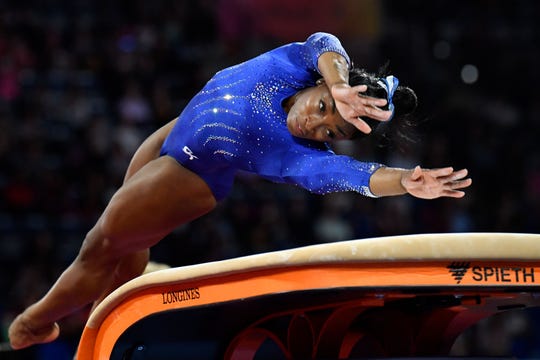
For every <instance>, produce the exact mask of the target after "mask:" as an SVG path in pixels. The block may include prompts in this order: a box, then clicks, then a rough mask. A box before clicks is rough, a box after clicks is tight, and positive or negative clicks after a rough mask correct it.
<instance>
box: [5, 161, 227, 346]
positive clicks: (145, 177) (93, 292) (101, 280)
mask: <svg viewBox="0 0 540 360" xmlns="http://www.w3.org/2000/svg"><path fill="white" fill-rule="evenodd" d="M215 205H216V200H215V198H214V196H213V194H212V192H211V191H210V189H209V188H208V186H207V185H206V183H205V182H204V181H203V180H202V179H201V178H200V177H199V176H197V175H196V174H194V173H193V172H191V171H189V170H187V169H186V168H184V167H182V166H181V165H180V164H178V163H177V162H176V161H175V160H174V159H173V158H171V157H168V156H164V157H160V158H157V159H155V160H152V161H150V162H149V163H147V164H146V165H144V166H143V167H142V168H141V169H140V170H139V171H137V172H135V173H134V175H132V176H131V177H130V178H128V179H127V180H126V182H125V183H124V185H123V186H122V187H121V188H120V189H119V190H118V192H117V193H116V194H115V195H114V196H113V197H112V199H111V201H110V203H109V205H108V206H107V208H106V209H105V211H104V213H103V214H102V216H101V217H100V219H99V220H98V221H97V223H96V225H95V226H94V227H93V228H92V229H91V230H90V232H89V233H88V235H87V236H86V238H85V240H84V242H83V245H82V247H81V250H80V252H79V254H78V256H77V258H76V259H75V260H74V262H73V263H72V264H71V265H70V266H69V267H68V268H67V269H66V270H65V271H64V273H63V274H62V275H61V276H60V278H59V279H58V280H57V282H56V283H55V284H54V285H53V287H52V288H51V289H50V290H49V292H48V293H47V294H46V295H45V296H44V297H43V298H42V299H41V300H39V301H38V302H37V303H35V304H33V305H32V306H30V307H29V308H28V309H26V310H25V311H24V312H23V313H22V314H21V315H19V316H18V317H17V318H16V319H15V320H14V322H13V323H12V324H11V326H10V329H9V337H10V341H11V345H12V346H13V348H24V347H27V346H30V345H33V344H36V343H41V342H47V341H52V340H54V338H56V337H57V336H58V326H57V325H56V324H55V322H56V321H58V320H59V319H61V318H62V317H64V316H66V315H68V314H70V313H73V312H74V311H76V310H77V309H80V308H81V307H83V306H86V305H87V304H90V303H92V302H93V301H95V300H96V299H98V298H99V297H100V295H101V294H102V293H103V291H104V290H105V289H107V288H109V287H110V286H111V285H112V284H113V282H114V276H113V274H114V272H115V270H116V269H117V268H118V266H119V264H120V263H121V261H122V259H124V258H125V257H126V256H128V257H129V256H131V255H130V254H134V253H138V252H141V251H146V250H147V249H148V248H150V247H151V246H152V245H154V244H156V243H157V242H158V241H159V240H161V239H162V238H163V237H164V236H165V235H167V234H168V233H170V232H171V231H172V230H174V229H175V228H176V227H178V226H179V225H181V224H183V223H186V222H188V221H190V220H193V219H195V218H197V217H200V216H202V215H204V214H206V213H208V212H209V211H211V210H212V209H213V208H214V207H215Z"/></svg>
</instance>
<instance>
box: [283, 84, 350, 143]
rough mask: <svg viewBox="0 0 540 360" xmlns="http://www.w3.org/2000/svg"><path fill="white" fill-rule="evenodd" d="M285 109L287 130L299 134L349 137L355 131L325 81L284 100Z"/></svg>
mask: <svg viewBox="0 0 540 360" xmlns="http://www.w3.org/2000/svg"><path fill="white" fill-rule="evenodd" d="M287 108H288V111H287ZM285 111H287V128H288V129H289V132H290V133H291V134H292V135H293V136H296V137H299V138H304V139H309V140H315V141H321V142H330V141H335V140H345V139H349V138H350V137H351V135H352V134H353V133H354V131H355V129H354V126H353V125H351V124H349V123H348V122H346V121H345V120H344V119H343V118H342V117H341V115H340V114H339V112H338V111H337V109H336V105H335V103H334V99H333V98H332V95H331V94H330V90H329V89H328V87H327V86H326V84H325V83H324V82H322V83H320V84H318V85H316V86H314V87H310V88H307V89H304V90H301V91H299V92H298V93H296V94H295V95H294V96H292V97H291V98H290V99H289V100H288V101H287V103H286V104H285Z"/></svg>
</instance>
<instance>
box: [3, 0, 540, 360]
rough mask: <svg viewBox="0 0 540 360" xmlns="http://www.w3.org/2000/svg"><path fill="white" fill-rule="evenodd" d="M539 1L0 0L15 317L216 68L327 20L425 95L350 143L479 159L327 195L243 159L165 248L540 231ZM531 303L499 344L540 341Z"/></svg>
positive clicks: (379, 152) (355, 50)
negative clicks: (454, 171)
mask: <svg viewBox="0 0 540 360" xmlns="http://www.w3.org/2000/svg"><path fill="white" fill-rule="evenodd" d="M306 9H308V10H306ZM306 12H307V14H308V15H309V16H299V15H300V14H306ZM539 15H540V3H538V2H536V1H534V0H530V1H519V2H505V1H496V2H493V1H480V0H475V1H467V2H457V3H456V2H455V1H448V0H434V1H420V0H411V1H390V0H387V1H376V0H363V1H353V0H339V1H336V2H333V3H331V4H330V3H328V2H324V3H323V2H318V1H296V2H291V1H285V0H282V1H262V0H261V1H249V0H198V1H194V0H191V1H188V0H186V1H158V0H154V1H144V0H131V1H125V0H123V1H105V0H95V1H93V0H72V1H61V0H56V1H54V0H50V1H37V0H34V1H24V2H19V1H13V0H4V1H2V2H0V129H2V131H0V266H1V269H2V271H1V272H0V286H1V288H2V289H3V290H4V291H3V295H2V297H0V316H1V317H2V319H3V320H2V324H3V331H4V333H5V327H6V326H7V324H8V322H9V320H10V319H11V318H12V316H13V315H14V314H15V313H17V312H19V311H20V310H22V308H23V307H25V306H28V305H29V304H30V303H32V302H33V301H35V300H36V299H37V298H38V297H40V296H41V295H42V294H43V293H44V292H45V291H46V290H47V289H48V287H49V286H50V285H51V284H52V282H53V281H54V280H55V279H56V277H57V276H58V275H59V273H60V272H61V271H62V270H63V269H64V268H65V267H66V266H67V265H68V264H69V262H71V260H72V259H73V258H74V256H75V255H76V253H77V251H78V248H79V246H80V244H81V241H82V239H83V238H84V235H85V233H86V231H88V230H89V229H90V227H91V226H92V225H93V223H94V222H95V221H96V219H97V217H98V216H99V215H100V213H101V211H102V210H103V208H104V207H105V205H106V203H107V201H108V199H109V198H110V196H111V195H112V194H113V192H114V191H115V190H116V189H117V188H118V186H120V184H121V183H122V179H123V175H124V171H125V169H126V167H127V165H128V162H129V160H130V158H131V156H132V154H133V152H134V151H135V149H136V148H137V146H138V145H139V144H140V143H141V142H142V140H143V139H144V138H145V137H146V136H147V135H148V134H150V133H151V132H152V131H153V130H155V129H157V128H158V127H159V126H161V125H163V124H165V123H166V122H168V121H169V120H171V119H172V118H173V117H175V116H176V115H177V114H178V113H179V112H180V111H181V110H182V107H183V105H184V104H185V103H186V102H187V101H188V100H189V99H190V97H191V96H193V95H194V94H195V93H196V92H197V91H198V90H199V89H200V88H201V87H202V85H203V84H204V83H205V82H206V81H207V80H208V79H209V78H210V76H212V74H213V73H214V72H215V71H217V70H219V69H221V68H223V67H226V66H229V65H232V64H235V63H236V62H238V61H242V60H246V59H248V58H250V57H253V56H255V55H257V54H259V53H260V52H263V51H266V50H269V49H271V48H273V47H275V46H278V45H281V44H283V43H285V42H288V41H293V40H298V41H302V40H304V39H305V38H306V37H307V36H308V35H309V34H311V33H312V32H315V31H328V32H333V33H335V34H336V35H337V36H338V37H340V39H341V40H342V42H343V44H344V46H345V48H346V49H347V50H348V52H349V54H350V55H351V58H352V59H353V60H354V63H355V65H357V66H360V67H365V68H366V69H368V70H370V71H376V70H377V69H378V67H379V66H380V65H382V64H383V63H384V62H386V61H387V60H389V61H390V68H391V69H392V71H393V73H394V74H396V75H397V76H398V77H399V78H400V80H401V81H402V82H403V83H405V84H407V85H409V86H410V87H412V88H413V89H414V90H415V91H416V93H417V95H418V97H419V101H420V106H419V109H418V114H417V120H418V128H417V130H416V131H417V133H416V135H415V136H414V139H413V141H411V142H410V143H408V144H404V145H403V144H402V145H399V146H398V144H394V143H393V142H391V141H382V142H381V141H378V142H375V141H374V140H372V139H368V140H365V141H362V142H345V143H343V144H341V145H340V146H339V147H338V148H337V149H336V150H337V151H339V152H343V153H349V154H350V155H353V156H355V157H357V158H358V159H362V160H367V161H380V162H382V163H385V164H388V165H392V166H402V167H411V166H413V165H416V164H421V165H422V166H424V167H440V166H447V165H452V166H454V167H456V168H462V167H466V168H468V169H469V171H470V174H471V176H472V178H473V186H472V187H471V188H470V190H469V191H468V192H467V196H466V197H465V198H464V199H461V200H456V199H439V200H434V201H422V200H417V199H413V198H411V197H408V196H403V197H395V198H384V199H369V198H365V197H362V196H360V195H356V194H352V193H343V194H332V195H327V196H317V195H312V194H309V193H307V192H306V191H304V190H301V189H297V188H294V187H291V186H285V185H276V184H270V183H268V182H266V181H264V180H261V179H259V178H255V177H253V176H251V175H249V174H241V175H240V176H239V178H238V181H237V182H236V184H235V187H234V189H233V192H232V194H231V195H230V197H229V198H228V199H227V200H225V201H223V202H222V203H220V204H219V206H218V208H217V209H216V211H214V212H212V213H211V214H209V215H207V216H205V217H203V218H201V219H199V220H197V221H194V222H193V223H190V224H186V225H185V226H183V227H181V228H179V229H177V231H175V232H174V233H173V234H171V235H169V236H168V237H167V238H166V239H165V240H164V241H162V242H161V243H160V244H158V245H157V246H156V247H155V248H154V249H153V252H152V257H153V259H154V260H156V261H159V262H164V263H167V264H170V265H171V266H182V265H187V264H193V263H199V262H205V261H212V260H219V259H226V258H231V257H237V256H242V255H247V254H253V253H259V252H266V251H272V250H279V249H286V248H291V247H297V246H303V245H308V244H313V243H324V242H332V241H340V240H348V239H355V238H366V237H374V236H384V235H402V234H412V233H430V232H461V231H496V232H499V231H500V232H539V230H540V223H539V222H538V219H540V146H538V144H537V142H536V139H538V135H539V131H540V123H539V119H540V105H539V104H540V95H539V94H540V92H538V91H536V89H535V87H536V84H538V83H539V81H540V68H539V67H538V65H537V64H538V63H540V48H538V46H535V45H533V44H538V41H539V40H540V27H539V25H538V22H537V20H536V19H537V17H538V16H539ZM286 16H288V17H289V18H286ZM279 19H281V21H278V20H279ZM283 19H284V20H283ZM294 19H298V20H297V21H295V20H294ZM83 319H84V315H83V314H81V316H80V317H74V319H70V320H66V324H65V326H64V329H65V331H64V334H63V339H64V340H63V341H60V342H57V344H56V345H53V346H50V347H40V348H38V349H37V350H33V351H34V352H36V355H35V356H36V358H41V359H46V358H55V359H63V357H62V356H61V355H59V354H61V353H62V352H63V351H64V352H66V353H67V354H69V353H70V352H71V354H72V351H73V347H74V346H75V345H74V344H75V343H76V340H77V338H78V336H79V331H80V327H81V323H82V321H83ZM533 319H536V320H538V319H540V317H539V316H538V314H537V313H536V315H535V312H534V311H530V312H528V313H527V312H525V313H520V314H518V315H515V316H513V317H509V318H503V320H494V321H492V322H490V323H488V325H483V326H484V327H490V326H491V327H490V328H497V329H499V330H500V331H503V332H504V331H507V335H508V334H509V335H511V336H510V337H508V338H509V339H510V340H509V342H507V343H504V342H500V343H499V345H500V346H499V347H500V348H499V349H497V351H500V352H502V355H506V354H509V353H514V354H515V353H516V352H517V353H518V355H521V356H533V355H536V356H540V347H539V346H538V345H537V344H538V343H540V339H539V338H538V335H536V337H534V336H531V332H532V331H533V330H531V329H534V326H535V325H534V324H535V322H534V321H533ZM497 326H498V327H497ZM536 326H537V325H536ZM479 328H480V327H479ZM70 329H72V331H71V332H70ZM484 330H485V329H484ZM537 330H538V329H537V328H536V330H534V331H535V332H537ZM475 331H476V332H475ZM483 333H486V331H484V332H483ZM471 334H472V335H469V336H470V337H469V338H464V339H462V340H460V342H459V349H458V350H456V351H459V352H462V353H465V354H485V355H500V353H494V351H495V350H494V348H493V346H491V345H490V344H489V342H486V341H482V339H480V338H479V337H481V336H482V335H481V334H480V330H471ZM471 336H472V338H475V339H477V341H467V339H469V340H470V339H471ZM51 353H54V354H55V355H50V354H51ZM39 354H41V355H39ZM47 354H49V355H47ZM47 356H49V357H47ZM53 356H54V357H53ZM65 358H66V359H67V358H69V355H67V357H65Z"/></svg>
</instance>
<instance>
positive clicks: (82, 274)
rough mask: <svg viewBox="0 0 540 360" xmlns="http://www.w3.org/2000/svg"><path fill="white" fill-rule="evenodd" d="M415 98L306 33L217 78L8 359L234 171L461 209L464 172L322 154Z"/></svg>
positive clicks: (53, 334) (95, 295) (123, 195)
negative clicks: (454, 201) (453, 203)
mask: <svg viewBox="0 0 540 360" xmlns="http://www.w3.org/2000/svg"><path fill="white" fill-rule="evenodd" d="M416 102H417V99H416V95H415V93H414V91H413V90H411V89H410V88H408V87H405V86H400V85H399V81H398V79H397V78H396V77H394V76H392V75H388V74H380V76H375V75H373V74H369V73H367V72H365V71H364V70H359V69H354V68H352V66H351V62H350V59H349V56H348V55H347V53H346V52H345V50H344V49H343V47H342V45H341V43H340V41H339V39H337V38H336V37H335V36H333V35H331V34H327V33H315V34H313V35H311V36H310V37H309V38H308V39H307V40H306V41H305V42H297V43H291V44H287V45H284V46H281V47H279V48H277V49H274V50H271V51H269V52H266V53H263V54H261V55H259V56H257V57H255V58H253V59H251V60H248V61H246V62H243V63H241V64H238V65H235V66H232V67H230V68H227V69H224V70H222V71H220V72H218V73H217V74H216V75H215V76H214V77H212V79H210V81H208V83H207V84H206V85H205V86H204V88H203V89H202V90H201V91H200V92H199V93H198V94H197V95H195V96H194V98H193V99H192V100H191V101H190V102H189V104H188V105H187V106H186V107H185V109H184V110H183V111H182V113H181V114H180V115H179V116H178V117H177V118H176V119H173V120H172V121H171V122H169V123H168V124H166V125H164V126H163V127H162V128H160V129H158V130H157V131H156V132H155V133H153V134H152V135H150V136H149V137H148V138H147V139H146V140H145V141H144V142H143V143H142V144H141V146H140V147H139V149H138V150H137V151H136V152H135V154H134V156H133V158H132V160H131V162H130V165H129V167H128V169H127V172H126V175H125V179H124V183H123V185H122V186H121V187H120V188H119V189H118V191H117V192H116V193H115V194H114V196H113V197H112V198H111V200H110V202H109V204H108V205H107V207H106V208H105V210H104V212H103V213H102V215H101V216H100V218H99V219H98V220H97V222H96V224H95V225H94V227H93V228H92V229H91V230H90V231H89V232H88V234H87V235H86V238H85V239H84V242H83V243H82V246H81V249H80V251H79V254H78V255H77V257H76V258H75V260H74V261H73V263H72V264H71V265H70V266H69V267H68V268H67V269H66V270H65V271H64V272H63V273H62V275H61V276H60V277H59V278H58V280H57V281H56V283H55V284H54V285H53V286H52V288H51V289H50V290H49V291H48V293H47V294H45V296H44V297H43V298H42V299H40V300H39V301H37V302H36V303H35V304H33V305H31V306H30V307H28V308H27V309H26V310H24V311H23V312H22V313H21V314H20V315H18V316H17V317H16V318H15V319H14V321H13V322H12V324H11V325H10V327H9V339H10V344H11V346H12V348H13V349H21V348H25V347H28V346H31V345H33V344H38V343H45V342H50V341H53V340H54V339H56V338H57V337H58V335H59V332H60V329H59V326H58V323H57V322H58V321H59V320H60V319H62V318H63V317H65V316H67V315H69V314H71V313H73V312H75V311H76V310H78V309H81V308H82V307H84V306H87V305H90V304H94V306H95V305H96V304H98V303H99V302H100V301H101V300H103V299H104V298H105V297H106V296H107V295H108V294H109V293H110V292H112V291H113V290H114V289H116V288H117V287H119V286H120V285H122V284H123V283H125V282H126V281H128V280H131V279H132V278H134V277H136V276H139V275H141V274H142V273H143V271H144V269H145V267H146V265H147V263H148V260H149V248H150V247H151V246H153V245H155V244H156V243H157V242H159V241H160V240H161V239H162V238H164V237H165V236H166V235H167V234H169V233H170V232H171V231H173V230H174V229H175V228H177V227H178V226H180V225H182V224H184V223H186V222H189V221H191V220H194V219H196V218H198V217H200V216H202V215H204V214H206V213H208V212H210V211H211V210H212V209H214V207H215V206H216V203H217V202H218V201H220V200H222V199H223V198H225V197H226V196H227V193H228V192H229V191H230V189H231V187H232V184H233V180H234V177H235V173H237V172H238V171H239V170H243V171H248V172H251V173H255V174H258V175H259V176H261V177H262V178H265V179H268V180H270V181H274V182H281V183H290V184H294V185H297V186H300V187H302V188H305V189H307V190H308V191H311V192H314V193H318V194H326V193H330V192H338V191H356V192H358V193H360V194H363V195H365V196H370V197H382V196H393V195H402V194H410V195H412V196H415V197H418V198H423V199H434V198H438V197H452V198H460V197H462V196H464V191H463V189H464V188H466V187H468V186H469V185H470V184H471V179H470V178H467V170H466V169H462V170H458V171H454V169H453V168H452V167H444V168H438V169H425V168H421V167H420V166H417V167H415V168H413V169H401V168H392V167H387V166H384V165H381V164H378V163H372V162H360V161H357V160H355V159H353V158H351V157H348V156H345V155H337V154H336V153H334V152H333V151H332V150H331V148H330V146H329V145H330V144H332V143H333V142H334V141H338V140H343V139H352V138H356V137H362V136H366V135H368V134H370V133H371V132H372V131H373V130H374V129H375V128H376V127H377V125H378V124H382V123H386V124H388V122H399V121H402V119H403V118H404V116H406V115H407V114H409V113H411V112H412V111H413V110H414V109H415V107H416Z"/></svg>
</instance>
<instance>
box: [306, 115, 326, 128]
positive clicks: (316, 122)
mask: <svg viewBox="0 0 540 360" xmlns="http://www.w3.org/2000/svg"><path fill="white" fill-rule="evenodd" d="M321 122H322V119H321V117H320V116H316V115H315V116H314V115H310V116H308V117H307V118H306V130H307V131H308V132H312V131H313V130H315V129H316V128H317V127H319V126H320V124H321Z"/></svg>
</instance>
